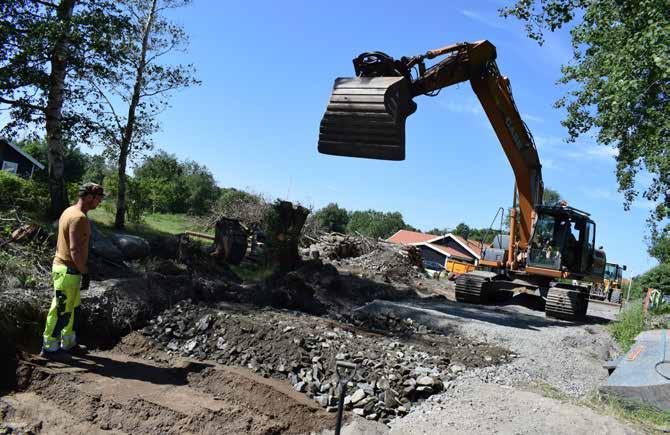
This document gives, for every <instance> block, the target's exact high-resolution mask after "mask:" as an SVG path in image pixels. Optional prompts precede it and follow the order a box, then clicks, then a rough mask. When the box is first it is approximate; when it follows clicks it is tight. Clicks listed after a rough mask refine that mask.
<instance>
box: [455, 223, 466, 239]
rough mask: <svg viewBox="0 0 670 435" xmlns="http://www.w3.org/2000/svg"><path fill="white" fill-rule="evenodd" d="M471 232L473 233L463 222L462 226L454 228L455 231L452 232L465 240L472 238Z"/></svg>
mask: <svg viewBox="0 0 670 435" xmlns="http://www.w3.org/2000/svg"><path fill="white" fill-rule="evenodd" d="M470 232H471V229H470V227H469V226H468V225H466V224H465V223H464V222H461V223H460V224H458V225H456V228H454V231H452V233H453V234H456V235H457V236H461V237H463V238H464V239H467V238H469V237H470Z"/></svg>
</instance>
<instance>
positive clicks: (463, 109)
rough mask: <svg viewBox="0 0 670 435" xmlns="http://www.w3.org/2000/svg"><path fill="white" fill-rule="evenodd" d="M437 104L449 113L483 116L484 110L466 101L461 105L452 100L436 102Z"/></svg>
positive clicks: (476, 104) (472, 102)
mask: <svg viewBox="0 0 670 435" xmlns="http://www.w3.org/2000/svg"><path fill="white" fill-rule="evenodd" d="M437 104H438V105H439V106H440V107H442V108H443V109H446V110H448V111H449V112H454V113H469V114H471V115H484V109H482V106H481V105H479V104H478V103H475V102H474V101H466V102H463V103H457V102H454V101H453V100H447V101H444V100H438V102H437Z"/></svg>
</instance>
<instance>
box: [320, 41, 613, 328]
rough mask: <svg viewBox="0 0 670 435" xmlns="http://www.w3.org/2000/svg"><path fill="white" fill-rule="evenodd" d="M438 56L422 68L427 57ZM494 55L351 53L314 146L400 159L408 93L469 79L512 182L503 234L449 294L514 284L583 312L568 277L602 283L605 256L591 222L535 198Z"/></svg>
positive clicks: (474, 51) (549, 308)
mask: <svg viewBox="0 0 670 435" xmlns="http://www.w3.org/2000/svg"><path fill="white" fill-rule="evenodd" d="M438 57H439V58H441V59H440V60H438V61H436V62H435V63H434V64H433V65H432V66H430V67H426V60H430V59H435V58H438ZM495 59H496V49H495V47H494V46H493V44H491V43H490V42H489V41H478V42H474V43H467V42H465V43H459V44H454V45H450V46H447V47H444V48H440V49H437V50H431V51H428V52H427V53H425V54H421V55H417V56H411V57H402V58H400V59H394V58H392V57H390V56H389V55H387V54H385V53H382V52H367V53H363V54H361V55H359V56H358V57H356V58H355V59H354V60H353V63H354V69H355V73H356V77H352V78H337V79H336V80H335V84H334V86H333V93H332V95H331V97H330V101H329V103H328V107H327V109H326V113H325V114H324V116H323V119H322V120H321V126H320V132H319V145H318V149H319V152H321V153H324V154H331V155H338V156H349V157H362V158H371V159H382V160H404V159H405V121H406V119H407V117H408V116H410V115H411V114H412V113H414V112H415V111H416V108H417V105H416V103H415V102H414V101H413V98H415V97H418V96H421V95H426V96H436V95H437V94H438V93H439V92H440V90H441V89H443V88H446V87H448V86H451V85H455V84H457V83H461V82H465V81H470V84H471V85H472V89H473V90H474V92H475V94H476V95H477V98H478V99H479V101H480V103H481V105H482V107H483V109H484V111H485V112H486V115H487V117H488V119H489V121H490V122H491V125H492V126H493V129H494V131H495V133H496V135H497V136H498V139H499V141H500V145H501V146H502V148H503V151H504V152H505V155H506V156H507V159H508V160H509V162H510V164H511V166H512V169H513V171H514V177H515V189H514V203H513V207H512V208H511V211H510V225H509V228H510V229H509V234H508V235H505V236H499V237H497V238H496V240H495V241H494V243H493V244H492V245H491V246H487V247H484V248H483V249H482V255H481V260H480V263H479V268H478V269H479V270H476V271H473V272H468V273H465V274H462V275H461V276H460V277H459V278H458V279H457V281H456V299H457V300H459V301H465V302H473V303H481V302H485V301H486V300H488V299H491V298H494V297H497V296H498V295H500V294H504V293H510V292H512V291H519V289H520V288H521V289H523V292H525V293H534V294H536V295H538V296H540V297H542V298H543V299H544V301H545V312H546V315H547V316H550V317H556V318H562V319H566V320H575V319H581V318H584V317H585V316H586V310H587V307H588V292H589V290H588V289H589V287H587V286H582V285H573V284H568V283H567V282H570V281H571V280H578V281H595V282H599V281H602V276H603V272H604V267H605V262H606V261H605V252H604V251H603V250H602V249H596V247H595V233H596V225H595V223H594V222H593V220H592V219H591V218H590V217H589V214H588V213H586V212H584V211H581V210H578V209H576V208H573V207H569V206H568V205H567V203H565V202H563V203H561V204H558V205H553V206H549V205H543V203H542V194H543V190H544V186H543V183H542V165H541V164H540V159H539V156H538V153H537V148H536V146H535V143H534V141H533V137H532V135H531V133H530V131H529V130H528V128H527V126H526V124H525V123H524V122H523V120H522V119H521V116H520V114H519V111H518V109H517V107H516V104H515V102H514V99H513V97H512V89H511V86H510V82H509V80H508V79H507V78H506V77H504V76H502V75H501V74H500V72H499V70H498V66H497V64H496V61H495ZM517 210H518V211H517ZM572 282H573V283H574V282H575V281H572Z"/></svg>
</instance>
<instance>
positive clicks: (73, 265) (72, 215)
mask: <svg viewBox="0 0 670 435" xmlns="http://www.w3.org/2000/svg"><path fill="white" fill-rule="evenodd" d="M104 196H105V194H104V191H103V188H102V186H100V185H99V184H95V183H85V184H83V185H82V186H81V187H80V188H79V200H78V201H77V203H76V204H75V205H73V206H71V207H68V208H67V209H65V211H64V212H63V214H62V215H61V217H60V219H59V220H58V242H57V244H56V256H55V257H54V262H53V268H52V270H51V275H52V278H53V282H54V298H53V301H52V302H51V308H50V309H49V313H48V314H47V322H46V328H45V329H44V337H43V340H44V341H43V344H42V355H44V356H49V355H50V354H53V353H55V352H58V351H59V350H63V351H75V350H76V348H75V346H76V345H77V335H76V330H77V323H78V318H79V300H80V295H79V290H80V289H82V290H86V289H87V288H88V286H89V283H90V279H89V276H88V267H87V265H86V263H87V261H88V242H89V239H90V236H91V226H90V224H89V222H88V217H86V213H88V211H89V210H93V209H95V208H96V207H97V206H98V204H100V201H102V198H104Z"/></svg>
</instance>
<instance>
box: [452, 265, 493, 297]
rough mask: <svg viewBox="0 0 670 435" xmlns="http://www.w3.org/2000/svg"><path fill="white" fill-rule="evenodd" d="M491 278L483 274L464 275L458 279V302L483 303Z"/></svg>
mask: <svg viewBox="0 0 670 435" xmlns="http://www.w3.org/2000/svg"><path fill="white" fill-rule="evenodd" d="M490 281H491V278H490V277H489V276H487V275H484V274H482V273H477V272H474V273H464V274H463V275H461V276H459V277H458V278H456V300H457V301H459V302H471V303H475V304H478V303H482V302H484V300H485V299H486V290H487V287H488V283H489V282H490Z"/></svg>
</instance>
